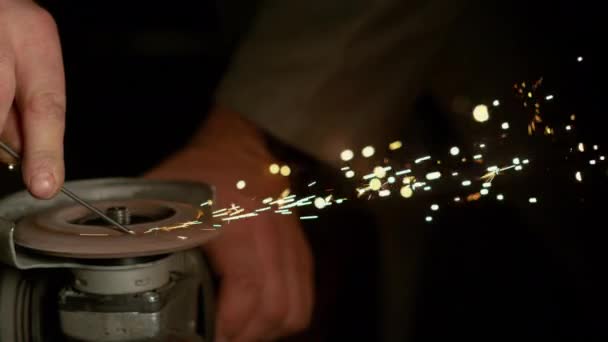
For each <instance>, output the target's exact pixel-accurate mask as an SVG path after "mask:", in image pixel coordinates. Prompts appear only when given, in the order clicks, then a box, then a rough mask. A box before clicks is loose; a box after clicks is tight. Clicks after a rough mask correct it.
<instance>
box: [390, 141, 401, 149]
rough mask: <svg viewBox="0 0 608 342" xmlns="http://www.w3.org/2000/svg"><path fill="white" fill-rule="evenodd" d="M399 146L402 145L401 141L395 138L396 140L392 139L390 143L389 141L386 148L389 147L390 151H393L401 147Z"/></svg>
mask: <svg viewBox="0 0 608 342" xmlns="http://www.w3.org/2000/svg"><path fill="white" fill-rule="evenodd" d="M401 146H403V143H402V142H401V141H399V140H397V141H393V142H392V143H390V144H389V145H388V148H389V149H390V150H391V151H394V150H398V149H400V148H401Z"/></svg>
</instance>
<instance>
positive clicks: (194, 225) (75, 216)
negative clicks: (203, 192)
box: [14, 199, 218, 259]
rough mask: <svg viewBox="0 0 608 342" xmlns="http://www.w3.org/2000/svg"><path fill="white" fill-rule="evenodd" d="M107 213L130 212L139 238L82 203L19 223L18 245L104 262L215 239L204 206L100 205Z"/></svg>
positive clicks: (141, 202)
mask: <svg viewBox="0 0 608 342" xmlns="http://www.w3.org/2000/svg"><path fill="white" fill-rule="evenodd" d="M93 204H94V205H95V206H96V207H97V208H99V209H100V210H102V211H106V210H108V209H110V208H117V207H124V208H128V211H129V213H130V215H131V224H128V225H126V226H127V227H128V228H129V229H131V230H132V231H134V232H135V234H134V235H130V234H125V233H124V232H122V231H119V230H116V229H114V228H113V227H112V226H109V225H108V224H106V223H105V222H104V221H102V220H101V219H100V218H98V217H97V216H96V215H95V214H93V213H91V212H90V211H89V210H88V209H86V208H85V207H82V206H80V205H78V204H68V205H63V206H56V207H52V208H48V209H46V210H42V211H37V212H35V213H33V214H31V215H26V216H25V217H22V218H21V219H19V220H18V221H17V225H16V229H15V236H14V239H15V243H16V244H17V245H19V246H21V247H25V248H28V249H30V250H33V251H36V252H40V253H43V254H48V255H56V256H62V257H70V258H83V259H104V258H129V257H139V256H149V255H159V254H165V253H171V252H175V251H180V250H185V249H189V248H193V247H195V246H199V245H202V244H203V243H205V242H206V241H208V240H209V239H211V238H212V237H214V236H215V235H217V233H218V232H217V231H216V229H214V228H212V225H211V221H210V218H209V217H205V214H204V213H203V211H202V210H200V209H199V207H197V206H194V205H192V204H185V203H179V202H172V201H164V200H153V199H121V200H108V201H96V202H93Z"/></svg>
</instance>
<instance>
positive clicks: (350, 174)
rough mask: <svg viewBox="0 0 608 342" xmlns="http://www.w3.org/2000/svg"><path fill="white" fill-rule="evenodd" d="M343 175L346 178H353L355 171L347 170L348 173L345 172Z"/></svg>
mask: <svg viewBox="0 0 608 342" xmlns="http://www.w3.org/2000/svg"><path fill="white" fill-rule="evenodd" d="M345 175H346V178H353V177H355V171H353V170H348V171H346V173H345Z"/></svg>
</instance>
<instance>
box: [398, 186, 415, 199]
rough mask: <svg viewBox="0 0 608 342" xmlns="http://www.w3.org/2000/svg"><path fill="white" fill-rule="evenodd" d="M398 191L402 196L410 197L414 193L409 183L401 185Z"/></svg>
mask: <svg viewBox="0 0 608 342" xmlns="http://www.w3.org/2000/svg"><path fill="white" fill-rule="evenodd" d="M399 193H400V194H401V196H402V197H404V198H410V197H412V195H413V194H414V191H412V188H410V186H409V185H406V186H403V187H401V191H399Z"/></svg>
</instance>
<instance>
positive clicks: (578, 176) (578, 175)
mask: <svg viewBox="0 0 608 342" xmlns="http://www.w3.org/2000/svg"><path fill="white" fill-rule="evenodd" d="M574 178H576V180H577V181H579V182H582V181H583V174H582V173H581V172H580V171H576V174H575V175H574Z"/></svg>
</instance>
